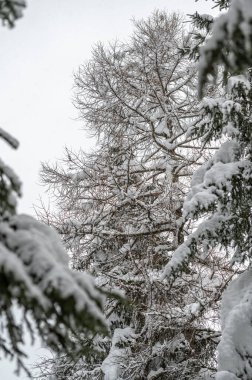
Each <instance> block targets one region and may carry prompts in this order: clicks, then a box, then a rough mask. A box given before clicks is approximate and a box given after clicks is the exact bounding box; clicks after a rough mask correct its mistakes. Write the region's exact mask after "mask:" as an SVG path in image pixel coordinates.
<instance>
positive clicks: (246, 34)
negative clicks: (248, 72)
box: [199, 0, 252, 94]
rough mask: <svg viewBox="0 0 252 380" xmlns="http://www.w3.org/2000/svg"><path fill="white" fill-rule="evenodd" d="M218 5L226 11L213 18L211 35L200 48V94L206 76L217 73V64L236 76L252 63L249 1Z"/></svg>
mask: <svg viewBox="0 0 252 380" xmlns="http://www.w3.org/2000/svg"><path fill="white" fill-rule="evenodd" d="M218 3H219V4H218ZM229 4H230V6H229ZM217 5H219V6H220V8H221V9H227V11H226V13H224V14H221V15H220V16H219V17H218V18H216V19H215V21H214V25H213V31H212V36H211V38H209V39H208V40H207V42H206V44H205V45H204V46H203V47H202V49H201V55H200V61H199V85H200V94H202V89H203V86H204V84H205V83H206V81H207V78H208V75H209V74H211V75H213V76H216V69H217V65H218V64H219V63H221V64H222V65H223V66H224V68H225V71H226V72H230V73H231V74H236V75H237V74H240V73H242V71H243V70H244V69H247V68H249V67H251V66H252V53H251V52H252V28H251V24H252V4H251V0H233V1H226V0H223V1H221V2H217Z"/></svg>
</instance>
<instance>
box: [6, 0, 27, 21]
mask: <svg viewBox="0 0 252 380" xmlns="http://www.w3.org/2000/svg"><path fill="white" fill-rule="evenodd" d="M25 6H26V1H24V0H0V19H1V20H2V22H3V25H8V26H9V27H11V28H12V27H13V26H14V25H15V22H16V20H17V19H19V18H20V17H22V16H23V10H24V8H25Z"/></svg>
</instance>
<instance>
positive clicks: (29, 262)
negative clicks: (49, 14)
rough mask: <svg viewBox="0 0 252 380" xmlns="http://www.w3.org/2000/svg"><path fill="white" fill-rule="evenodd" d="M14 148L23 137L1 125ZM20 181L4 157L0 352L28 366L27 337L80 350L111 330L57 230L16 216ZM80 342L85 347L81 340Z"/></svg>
mask: <svg viewBox="0 0 252 380" xmlns="http://www.w3.org/2000/svg"><path fill="white" fill-rule="evenodd" d="M24 6H25V2H24V1H21V0H20V1H14V0H9V1H7V0H6V1H5V0H0V19H2V20H3V24H4V25H6V24H7V25H8V26H10V27H13V26H14V23H15V21H16V19H17V18H19V17H21V16H22V13H21V10H22V8H24ZM0 138H1V139H2V140H4V141H5V142H6V143H8V144H9V145H10V146H11V147H12V148H14V149H16V148H17V147H18V145H19V144H18V141H17V140H16V139H15V138H13V137H12V136H11V135H10V134H9V133H7V132H6V131H4V130H3V129H2V128H0ZM20 195H21V181H20V180H19V178H18V176H17V175H16V174H15V172H14V171H13V170H12V168H10V167H9V166H8V165H6V164H5V162H4V161H3V160H2V159H0V291H1V297H0V323H1V334H0V354H1V356H2V355H4V356H5V357H7V358H9V359H11V360H13V359H15V361H16V365H17V366H16V371H17V373H19V371H20V369H24V370H25V371H26V372H27V374H28V375H29V374H30V373H29V371H28V369H27V368H26V366H25V364H24V358H25V357H26V354H25V352H24V351H23V350H24V348H23V346H24V344H25V342H24V336H25V335H26V336H27V332H29V333H30V336H31V338H32V341H34V338H35V335H37V334H38V335H40V338H41V339H42V341H43V342H44V344H45V345H46V346H47V347H49V348H51V349H52V350H54V351H55V352H61V353H62V352H67V353H68V354H70V353H71V351H72V354H73V353H76V352H77V353H79V354H80V353H81V354H83V352H85V353H86V352H87V351H89V347H85V346H83V336H86V337H88V336H91V335H92V334H94V333H96V332H100V333H106V332H107V324H106V321H105V319H104V315H103V314H102V311H101V309H102V305H103V302H104V298H105V297H104V294H102V292H101V291H100V290H99V289H98V288H97V286H96V285H95V284H94V282H93V279H92V278H91V277H90V276H89V275H87V274H84V273H81V274H80V273H75V272H72V271H71V270H70V269H69V265H68V256H67V254H66V252H65V250H64V248H63V246H62V243H61V242H60V239H59V237H58V236H57V234H56V233H55V231H53V229H51V228H49V227H48V226H45V225H43V224H42V223H40V222H38V221H36V220H35V219H34V218H32V217H30V216H28V215H17V213H16V205H17V198H18V197H19V196H20ZM80 341H81V345H80V344H79V342H80Z"/></svg>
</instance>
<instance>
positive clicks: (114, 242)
mask: <svg viewBox="0 0 252 380" xmlns="http://www.w3.org/2000/svg"><path fill="white" fill-rule="evenodd" d="M190 44H191V41H190V37H189V36H188V34H187V33H186V32H185V31H184V29H183V26H182V23H181V19H180V17H179V16H178V15H171V16H168V15H167V14H166V13H165V12H156V13H154V14H153V15H152V16H151V17H150V18H149V19H147V20H146V21H140V22H135V31H134V34H133V35H132V38H131V40H130V42H129V43H128V44H127V43H119V42H117V43H115V44H113V45H110V46H109V47H108V48H105V47H104V46H103V45H98V46H97V47H96V48H95V49H94V50H93V58H92V59H91V60H90V61H89V62H88V63H87V64H86V65H83V66H82V67H81V68H80V70H79V72H78V73H77V75H76V90H77V101H76V105H77V107H78V109H79V110H80V113H81V117H82V118H83V120H84V122H85V128H87V129H88V130H89V131H90V133H92V134H94V135H95V136H97V137H98V139H99V146H98V148H97V149H96V151H95V152H93V153H91V154H84V153H83V152H80V153H78V154H75V153H73V152H71V151H69V150H67V151H66V157H65V160H64V162H63V165H59V164H56V165H55V166H50V165H47V164H44V165H43V169H42V179H43V181H44V183H45V184H46V185H47V186H48V188H49V189H50V191H51V194H52V196H54V197H55V204H54V205H55V206H56V211H55V212H49V211H46V210H44V211H42V214H41V217H42V218H43V220H44V221H45V222H46V223H49V224H52V225H53V226H54V227H55V228H56V229H57V231H58V232H59V233H60V234H61V236H62V238H63V241H64V242H65V244H66V247H67V248H68V250H69V251H70V252H71V255H72V262H73V266H74V267H75V268H76V269H77V270H81V271H82V270H87V269H88V270H89V271H91V272H92V274H94V275H95V276H96V278H97V283H99V284H102V285H103V286H104V287H106V289H111V288H113V289H114V288H117V289H118V290H120V292H123V294H125V295H126V297H127V299H128V300H129V304H127V305H123V304H121V303H119V302H117V301H115V300H113V301H111V302H110V301H109V302H107V304H106V307H105V309H106V315H107V319H108V322H109V324H110V328H111V333H112V337H111V339H105V340H104V339H102V338H100V337H99V336H96V338H95V339H94V340H93V341H92V342H90V344H93V345H94V346H95V347H96V351H97V352H98V353H97V354H96V355H93V356H91V358H88V359H87V358H80V359H78V360H76V361H70V360H69V359H68V358H66V357H61V358H60V359H57V360H56V362H54V364H53V369H52V370H53V372H54V378H56V379H63V378H64V379H65V378H68V379H75V378H77V377H78V376H81V377H82V378H83V379H101V378H105V379H109V380H113V379H118V378H122V379H127V378H130V379H146V378H148V379H154V378H155V379H174V377H175V376H176V378H178V379H187V378H188V379H192V378H195V379H196V378H197V379H203V378H204V376H206V375H207V373H209V372H210V373H214V369H215V366H214V354H213V352H214V350H215V347H216V342H217V339H216V338H217V337H218V331H216V328H215V326H214V325H213V323H212V324H211V323H207V322H206V320H204V318H206V316H207V318H208V320H209V321H210V320H211V319H213V320H215V310H214V308H215V304H216V302H217V301H218V299H219V294H220V293H219V289H220V288H222V287H223V286H225V285H224V284H225V283H226V281H227V280H228V278H229V276H230V275H231V273H232V272H228V271H227V270H226V263H225V259H224V258H223V257H220V256H219V257H216V255H215V253H214V252H212V251H208V252H206V253H205V256H204V258H203V257H200V258H199V260H198V261H197V264H196V265H194V267H192V268H189V270H188V271H187V273H185V274H184V275H183V276H182V277H181V278H180V279H178V280H177V281H176V282H175V283H174V286H173V288H170V286H169V284H168V283H167V284H164V283H162V282H161V281H160V273H161V272H162V268H163V266H164V265H165V264H166V263H167V261H168V260H169V259H170V257H171V255H172V252H173V251H174V250H175V249H176V248H177V247H178V245H179V244H181V243H182V242H183V240H184V238H185V236H186V235H187V234H188V232H189V231H190V230H191V226H187V227H186V228H185V226H184V223H183V222H182V220H181V215H182V203H183V199H184V195H185V192H186V190H187V186H188V179H189V178H190V176H191V174H192V171H193V170H194V168H195V166H197V165H198V164H199V162H200V160H202V158H203V156H202V152H199V149H198V141H197V139H196V138H195V137H191V136H189V135H187V131H188V129H189V127H190V128H193V127H194V125H196V124H197V122H198V121H199V118H200V117H201V116H200V114H199V107H198V103H197V101H196V100H195V99H196V91H197V88H196V86H197V85H196V79H195V71H196V68H195V66H194V64H193V63H191V62H190V61H189V59H188V57H187V56H186V55H185V54H184V51H185V50H186V48H188V47H190ZM213 279H214V281H213ZM213 326H214V328H213ZM44 371H45V367H44ZM44 376H45V377H47V376H49V375H48V372H47V371H45V372H44Z"/></svg>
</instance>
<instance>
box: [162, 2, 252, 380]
mask: <svg viewBox="0 0 252 380" xmlns="http://www.w3.org/2000/svg"><path fill="white" fill-rule="evenodd" d="M216 3H219V5H220V6H221V7H222V9H224V8H227V9H228V11H227V12H226V13H225V14H223V15H221V16H220V17H219V18H217V20H215V22H214V23H213V28H212V37H211V38H209V39H208V40H207V41H206V44H205V46H204V47H203V48H202V49H201V56H200V61H199V62H200V64H199V70H200V93H201V94H202V89H204V88H205V85H206V82H207V80H208V79H209V76H208V75H209V74H211V75H217V68H218V64H220V66H219V67H220V69H221V70H220V71H221V73H224V74H225V75H224V79H225V81H224V87H223V96H222V97H219V98H204V99H203V101H202V108H201V114H202V117H201V121H200V122H199V123H198V124H197V126H196V127H194V128H193V129H192V130H191V133H192V134H193V135H196V136H197V137H200V138H201V139H202V147H204V146H206V145H207V144H210V143H212V142H213V141H218V142H220V143H221V145H220V147H219V149H218V151H217V152H216V153H215V155H214V156H213V157H212V158H211V159H210V160H208V161H207V162H206V163H204V164H203V165H202V166H201V168H199V169H198V170H197V171H196V172H195V174H194V176H193V179H192V184H191V190H190V192H189V195H188V196H187V199H186V201H185V203H184V207H183V220H184V221H185V222H186V221H188V220H190V219H191V218H193V219H198V226H197V229H195V231H193V233H191V234H190V235H189V236H188V238H187V239H186V241H185V242H184V243H183V244H182V245H181V246H180V247H179V248H178V249H177V250H176V252H175V253H174V255H173V258H172V259H171V260H170V262H169V263H168V265H167V267H166V276H168V278H170V279H171V278H172V277H176V276H177V273H178V270H180V269H183V267H185V266H186V265H187V263H188V262H190V261H191V260H193V257H195V255H199V254H201V252H202V251H204V250H206V249H211V248H213V247H221V246H222V247H224V248H225V249H226V251H227V256H229V257H230V262H231V264H233V265H235V266H236V268H237V269H239V270H241V271H243V270H244V269H245V267H247V266H248V265H249V264H250V261H251V243H252V216H251V211H252V191H251V190H252V162H251V154H252V124H251V118H252V109H251V100H252V90H251V69H250V68H249V67H250V66H251V35H252V29H251V14H252V4H251V1H246V0H244V1H243V0H241V1H240V0H238V1H232V2H231V4H230V8H228V7H229V2H228V1H221V2H220V1H218V2H216ZM203 248H204V250H203ZM251 305H252V298H251V270H250V269H248V270H247V271H245V272H244V273H243V274H240V275H239V276H238V278H237V279H236V280H234V281H233V282H231V284H230V285H229V286H228V288H227V290H226V291H225V292H224V295H223V301H222V320H221V323H222V339H221V342H220V345H219V350H218V359H219V360H218V374H217V379H218V380H227V379H233V380H235V379H237V380H238V379H243V380H248V379H251V378H252V364H251V363H252V362H251V357H252V345H251V333H252V331H251V319H252V307H251Z"/></svg>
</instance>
